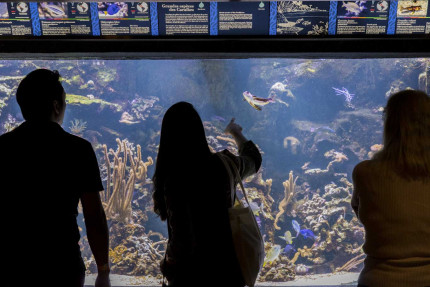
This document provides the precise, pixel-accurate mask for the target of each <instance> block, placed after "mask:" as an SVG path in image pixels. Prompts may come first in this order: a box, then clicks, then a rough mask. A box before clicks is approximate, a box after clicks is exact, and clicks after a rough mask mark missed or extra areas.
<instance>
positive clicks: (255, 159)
mask: <svg viewBox="0 0 430 287" xmlns="http://www.w3.org/2000/svg"><path fill="white" fill-rule="evenodd" d="M224 132H225V133H227V134H231V135H232V136H233V138H234V140H235V141H236V144H237V146H238V149H239V156H238V157H234V156H233V155H232V154H231V153H228V154H229V155H231V156H233V157H234V158H233V160H234V161H235V162H236V164H237V168H238V169H239V174H240V176H241V178H242V179H244V178H245V177H247V176H250V175H252V174H254V173H256V172H257V171H258V170H259V169H260V166H261V161H262V158H261V154H260V152H259V151H258V149H257V147H256V146H255V144H254V143H253V142H252V141H249V140H247V139H246V137H245V136H244V135H243V134H242V127H241V126H240V125H238V124H236V123H235V119H234V118H232V119H231V121H230V123H229V124H228V125H227V127H226V128H225V130H224Z"/></svg>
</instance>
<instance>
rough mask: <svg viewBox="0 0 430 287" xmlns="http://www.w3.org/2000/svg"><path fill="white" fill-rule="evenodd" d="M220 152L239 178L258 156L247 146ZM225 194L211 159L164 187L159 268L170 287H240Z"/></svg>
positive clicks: (256, 164)
mask: <svg viewBox="0 0 430 287" xmlns="http://www.w3.org/2000/svg"><path fill="white" fill-rule="evenodd" d="M222 153H223V154H225V155H227V156H229V157H230V158H231V159H232V160H233V162H234V164H235V165H236V167H237V168H238V170H239V173H240V175H241V177H242V179H243V178H245V177H247V176H249V175H252V174H254V173H256V172H257V171H258V169H259V168H260V165H261V160H262V159H261V155H260V152H259V151H258V149H257V147H256V146H255V145H254V143H252V142H251V141H248V142H246V143H245V144H243V146H241V147H239V156H235V155H233V154H232V153H230V152H229V151H227V150H224V151H223V152H222ZM185 166H186V164H184V170H186V169H185ZM230 190H231V188H230V178H229V176H228V173H227V170H226V169H225V166H224V165H223V163H222V161H221V160H220V158H219V157H218V155H217V154H212V155H211V156H210V157H209V158H208V160H207V161H206V162H203V163H201V166H200V167H194V168H191V171H190V172H189V173H188V174H184V171H183V170H182V171H178V176H176V177H175V178H172V179H170V180H169V181H168V183H167V184H166V186H165V194H167V195H166V197H165V200H166V205H167V214H168V216H167V223H168V232H169V243H168V248H167V262H162V264H161V265H162V271H163V274H164V275H165V276H166V278H167V279H169V283H173V286H216V285H218V286H244V283H243V279H242V276H241V272H240V269H239V268H240V267H239V264H238V261H237V258H236V255H235V251H234V246H233V240H232V235H231V229H230V222H229V217H228V208H229V207H231V192H230ZM163 261H164V260H163Z"/></svg>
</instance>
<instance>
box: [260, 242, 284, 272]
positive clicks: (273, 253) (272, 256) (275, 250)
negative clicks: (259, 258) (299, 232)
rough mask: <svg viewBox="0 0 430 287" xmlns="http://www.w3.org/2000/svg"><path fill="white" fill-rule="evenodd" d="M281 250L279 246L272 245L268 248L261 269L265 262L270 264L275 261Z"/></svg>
mask: <svg viewBox="0 0 430 287" xmlns="http://www.w3.org/2000/svg"><path fill="white" fill-rule="evenodd" d="M281 250H282V248H281V245H274V246H273V247H272V248H270V250H269V252H267V254H266V258H264V263H263V267H264V266H265V265H266V263H267V262H269V263H272V262H273V261H275V260H276V259H277V258H278V257H279V254H281Z"/></svg>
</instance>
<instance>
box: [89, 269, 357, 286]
mask: <svg viewBox="0 0 430 287" xmlns="http://www.w3.org/2000/svg"><path fill="white" fill-rule="evenodd" d="M358 275H359V273H351V272H339V273H336V274H318V275H307V276H297V277H296V280H294V281H289V282H282V283H280V282H262V283H257V284H256V286H261V287H263V286H342V287H348V286H356V284H357V279H358ZM110 278H111V284H112V287H125V286H138V287H143V286H145V287H146V286H160V285H161V280H158V279H156V278H153V277H146V276H142V277H136V276H124V275H115V274H112V275H111V276H110ZM95 280H96V275H88V276H87V277H86V278H85V286H86V287H90V286H94V282H95Z"/></svg>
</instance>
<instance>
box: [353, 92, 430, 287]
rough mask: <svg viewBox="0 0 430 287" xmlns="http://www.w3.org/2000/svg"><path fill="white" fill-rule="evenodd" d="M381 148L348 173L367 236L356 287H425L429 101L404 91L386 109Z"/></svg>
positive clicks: (428, 279)
mask: <svg viewBox="0 0 430 287" xmlns="http://www.w3.org/2000/svg"><path fill="white" fill-rule="evenodd" d="M384 113H385V119H384V147H383V149H382V150H381V151H380V152H378V153H377V154H375V155H374V156H373V158H372V159H371V160H366V161H363V162H361V163H359V164H358V165H357V166H356V167H355V169H354V171H353V175H352V176H353V181H354V192H353V198H352V201H351V205H352V207H353V209H354V211H355V213H356V214H357V216H358V218H359V219H360V221H361V222H362V223H363V225H364V228H365V231H366V240H365V243H364V246H363V250H364V252H365V253H366V254H367V257H366V259H365V261H364V269H363V270H362V272H361V274H360V277H359V280H358V283H359V286H371V287H373V286H378V287H384V286H390V287H396V286H408V287H413V286H430V98H429V96H427V95H426V94H425V93H423V92H419V91H414V90H406V91H402V92H399V93H396V94H394V95H392V96H391V97H390V98H389V100H388V103H387V106H386V108H385V112H384Z"/></svg>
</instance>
